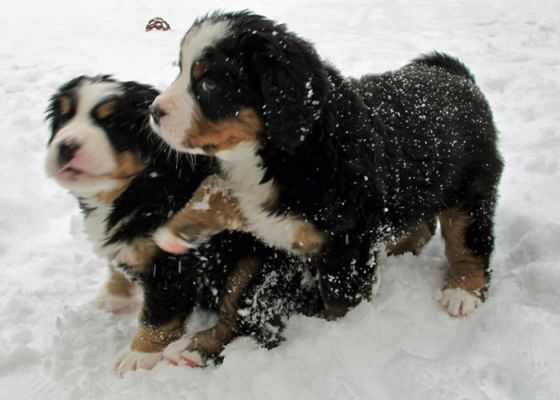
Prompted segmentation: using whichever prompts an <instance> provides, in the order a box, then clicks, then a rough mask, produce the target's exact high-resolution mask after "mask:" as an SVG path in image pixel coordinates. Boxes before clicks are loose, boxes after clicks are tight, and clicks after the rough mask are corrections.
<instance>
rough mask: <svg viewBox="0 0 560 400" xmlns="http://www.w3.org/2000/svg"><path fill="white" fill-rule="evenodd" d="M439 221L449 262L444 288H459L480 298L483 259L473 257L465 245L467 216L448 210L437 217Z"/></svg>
mask: <svg viewBox="0 0 560 400" xmlns="http://www.w3.org/2000/svg"><path fill="white" fill-rule="evenodd" d="M439 221H440V224H441V232H442V235H443V237H444V239H445V255H446V256H447V260H448V262H449V270H448V272H447V278H446V283H445V285H444V288H445V289H449V288H459V289H463V290H465V291H467V292H470V293H472V294H474V295H476V296H478V297H480V296H481V292H482V291H483V289H484V288H485V287H486V286H487V281H486V277H485V274H484V268H485V267H484V260H483V258H482V257H477V256H475V255H474V254H473V253H472V251H471V250H470V249H468V248H467V247H466V245H465V229H466V228H467V227H468V226H469V224H470V222H471V221H470V218H469V216H468V215H467V214H466V213H465V212H463V211H458V210H448V211H445V212H443V213H441V214H440V215H439Z"/></svg>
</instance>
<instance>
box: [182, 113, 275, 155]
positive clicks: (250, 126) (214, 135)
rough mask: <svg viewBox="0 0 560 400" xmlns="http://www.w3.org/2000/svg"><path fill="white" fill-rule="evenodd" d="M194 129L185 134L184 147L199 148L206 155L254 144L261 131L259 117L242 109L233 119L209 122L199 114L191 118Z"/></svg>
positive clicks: (261, 123) (261, 124)
mask: <svg viewBox="0 0 560 400" xmlns="http://www.w3.org/2000/svg"><path fill="white" fill-rule="evenodd" d="M193 122H194V128H193V129H192V130H191V131H189V132H186V133H185V141H184V143H183V144H184V146H185V147H187V148H199V149H202V150H204V151H205V152H206V153H208V154H215V153H216V152H218V151H223V150H230V149H233V148H235V147H236V146H237V145H239V144H240V143H256V142H257V136H258V135H259V133H260V132H261V131H262V130H263V127H264V124H263V121H262V119H261V117H260V116H259V115H258V114H257V112H256V111H255V110H253V109H252V108H249V107H246V108H242V109H241V110H240V111H239V112H238V113H237V115H236V116H235V117H233V118H230V119H227V120H223V121H220V122H217V123H214V122H210V121H208V120H207V119H206V118H204V116H203V115H202V114H201V113H200V112H196V113H195V114H194V117H193Z"/></svg>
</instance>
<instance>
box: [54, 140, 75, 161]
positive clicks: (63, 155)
mask: <svg viewBox="0 0 560 400" xmlns="http://www.w3.org/2000/svg"><path fill="white" fill-rule="evenodd" d="M79 148H80V145H79V144H78V143H76V142H74V141H72V140H63V141H62V142H60V143H59V144H58V159H59V161H60V163H62V164H64V163H67V162H68V161H70V160H71V159H73V158H74V155H75V154H76V152H77V151H78V149H79Z"/></svg>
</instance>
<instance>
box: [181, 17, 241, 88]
mask: <svg viewBox="0 0 560 400" xmlns="http://www.w3.org/2000/svg"><path fill="white" fill-rule="evenodd" d="M229 26H230V25H229V21H218V22H216V21H212V20H206V21H204V22H202V23H201V24H200V25H198V26H195V27H193V28H191V30H190V31H189V32H187V34H186V35H185V37H184V38H183V42H182V43H181V67H182V69H183V71H185V72H188V76H189V79H190V71H191V68H192V65H193V63H194V62H195V61H196V60H197V59H198V58H199V57H200V56H201V54H202V52H203V50H204V49H205V48H207V47H209V46H212V45H213V44H215V43H216V42H218V41H219V40H220V39H223V38H224V37H226V36H227V35H228V31H229Z"/></svg>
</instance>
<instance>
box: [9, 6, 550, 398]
mask: <svg viewBox="0 0 560 400" xmlns="http://www.w3.org/2000/svg"><path fill="white" fill-rule="evenodd" d="M155 3H156V2H154V1H147V0H143V1H132V0H127V1H113V0H98V1H95V2H87V3H86V2H77V1H73V0H61V1H44V2H38V1H32V0H17V1H15V0H0V10H2V15H3V17H2V24H1V28H0V31H1V33H2V39H1V41H0V60H1V63H0V96H1V97H0V98H1V100H0V101H1V109H2V115H3V117H2V118H1V119H0V132H1V134H0V210H1V211H0V293H1V294H0V347H1V348H2V349H4V350H2V351H1V353H0V354H1V355H0V399H2V400H4V399H5V400H12V399H27V398H34V399H138V400H141V399H171V398H173V399H175V398H186V399H210V400H212V399H228V400H229V399H231V400H235V399H244V400H251V399H306V400H307V399H337V400H340V399H344V400H362V399H363V400H366V399H367V400H373V399H379V400H386V399H407V400H408V399H430V400H438V399H442V400H443V399H444V400H453V399H458V400H465V399H469V400H479V399H480V400H483V399H492V400H494V399H495V400H510V399H530V400H538V399H543V400H544V399H547V400H548V399H558V398H560V374H559V371H560V356H559V355H560V289H559V288H560V265H559V263H558V259H557V257H558V256H559V255H560V206H559V205H558V204H559V202H560V161H559V160H558V154H559V152H560V128H559V126H560V113H559V110H560V3H558V0H550V1H548V0H533V1H531V2H526V1H507V0H494V1H492V2H489V1H483V0H476V1H469V2H452V1H444V0H441V1H435V0H433V1H412V0H410V1H408V0H401V1H394V2H389V1H376V0H352V1H350V0H348V1H338V0H336V1H335V0H320V1H319V0H309V1H306V0H289V1H288V0H284V1H282V2H277V3H275V2H272V1H258V0H250V1H246V2H234V1H217V0H207V1H204V2H200V3H198V2H187V1H173V2H171V1H166V2H161V3H162V4H160V5H156V4H155ZM216 8H226V9H242V8H252V9H253V10H255V11H257V12H260V13H262V14H266V15H268V16H270V17H273V18H275V19H278V20H282V21H285V22H287V23H288V24H289V26H290V28H291V29H292V30H295V31H297V32H299V33H300V34H301V35H302V36H304V37H306V38H309V39H311V40H313V41H314V42H315V43H316V44H317V47H318V50H319V52H320V53H321V54H322V55H324V56H325V57H327V58H329V59H330V60H331V61H333V62H334V63H335V64H336V65H338V66H339V67H340V68H341V69H342V70H343V71H345V72H347V73H348V74H353V75H357V74H362V73H365V72H368V71H382V70H385V69H390V68H394V67H398V66H400V65H402V64H403V63H404V62H406V61H407V60H409V59H411V58H413V57H414V56H416V55H417V54H418V53H421V52H425V51H429V50H431V49H438V50H442V51H447V52H450V53H452V54H455V55H457V56H459V57H460V58H461V59H463V60H464V61H465V62H466V63H467V64H468V65H469V66H470V67H471V68H472V70H473V72H474V73H475V75H476V77H477V80H478V82H479V84H480V85H481V86H482V88H483V90H484V91H485V92H486V93H487V95H488V98H489V100H490V103H491V104H492V106H493V108H494V111H495V115H496V121H497V125H498V127H499V129H500V131H501V148H502V151H503V154H504V157H505V160H506V169H505V175H504V177H503V180H502V185H501V199H500V204H499V208H498V212H497V227H496V233H497V251H496V253H495V256H494V258H493V265H494V268H495V274H494V279H493V285H492V288H491V290H490V293H489V299H488V301H487V302H486V303H485V304H484V305H483V306H482V307H481V309H480V310H478V311H477V312H476V313H475V314H474V315H472V316H470V317H468V318H466V319H452V318H450V317H448V316H447V314H445V313H444V312H443V311H442V310H441V309H440V307H439V306H438V304H437V302H436V301H435V298H436V297H437V290H438V288H439V287H440V284H441V281H442V279H443V276H444V271H445V269H444V267H445V260H444V257H443V246H442V242H441V240H440V239H439V237H438V238H436V239H434V240H432V241H431V242H430V244H429V245H428V247H427V248H426V250H425V251H424V252H423V253H422V254H421V255H420V256H419V257H412V256H402V257H398V258H394V259H390V260H388V262H387V264H386V266H385V268H384V269H383V271H382V273H381V278H382V286H381V293H380V296H379V298H377V299H376V300H375V301H374V302H372V303H369V304H362V305H360V306H359V307H357V308H356V309H355V310H354V311H352V312H351V313H350V314H349V315H348V316H347V317H346V318H344V319H342V320H340V321H337V322H326V321H323V320H320V319H315V318H303V317H295V318H293V319H292V320H291V321H290V323H289V325H288V329H287V332H286V335H287V338H288V340H287V341H286V342H285V344H283V345H282V346H281V347H279V348H277V349H275V350H272V351H264V350H260V349H252V348H246V347H241V348H239V349H233V350H232V352H231V354H230V356H229V357H228V358H227V359H226V361H225V362H224V363H223V364H222V365H221V366H219V367H215V368H214V367H212V368H207V369H189V368H186V367H184V368H179V367H173V366H171V365H168V364H165V363H161V364H160V365H158V366H157V367H156V368H155V369H154V370H153V371H150V372H144V371H141V372H134V373H130V374H128V375H127V376H126V377H125V378H124V379H118V378H117V377H116V376H115V375H114V374H113V373H112V371H111V366H112V363H113V359H114V357H115V355H116V353H117V352H118V350H119V349H120V348H121V347H123V346H124V345H125V344H126V343H127V341H128V340H129V338H130V337H131V335H132V334H133V333H134V330H135V318H134V317H133V316H113V315H107V314H104V313H102V312H100V311H98V310H97V309H95V308H94V307H93V304H92V299H93V296H94V294H95V291H96V290H97V288H98V286H99V285H100V283H101V282H102V280H103V278H104V275H105V272H106V269H105V266H104V265H103V262H102V261H101V260H99V259H98V258H96V257H95V256H94V255H93V254H92V252H91V250H90V247H89V245H88V243H87V242H86V240H85V238H84V235H83V234H82V233H81V229H82V223H81V218H80V215H79V212H78V209H77V206H76V204H75V203H74V201H73V199H72V198H71V197H70V196H69V195H67V194H66V193H65V191H64V190H62V189H60V188H59V187H57V186H56V185H55V184H54V183H53V182H52V181H49V180H47V179H46V177H45V174H44V172H43V160H44V156H45V142H46V139H47V132H46V127H45V125H44V123H43V111H44V109H45V106H46V102H47V98H48V97H49V96H50V94H51V93H52V92H53V91H54V90H55V88H56V87H57V86H58V85H59V84H61V83H62V82H64V81H66V80H67V79H69V78H71V77H74V76H76V75H78V74H84V73H86V74H96V73H113V74H115V75H116V76H117V77H118V78H122V79H137V80H142V81H146V82H149V83H152V84H154V85H156V86H159V87H161V88H163V87H165V86H166V85H167V84H168V83H169V82H170V81H171V79H172V78H173V77H174V75H175V74H176V72H177V71H176V68H175V67H173V66H172V61H173V60H175V59H176V57H177V51H178V42H179V40H180V38H181V36H182V34H183V32H184V30H185V29H186V28H187V27H188V26H189V25H190V23H191V22H192V19H193V18H194V17H196V16H197V15H200V14H202V13H205V12H206V11H208V10H213V9H216ZM155 16H162V17H164V18H166V19H168V21H169V22H170V23H171V25H172V27H173V28H174V29H173V30H172V31H170V32H166V33H163V32H152V33H145V32H144V26H145V24H146V22H147V21H148V20H149V19H150V18H152V17H155Z"/></svg>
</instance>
